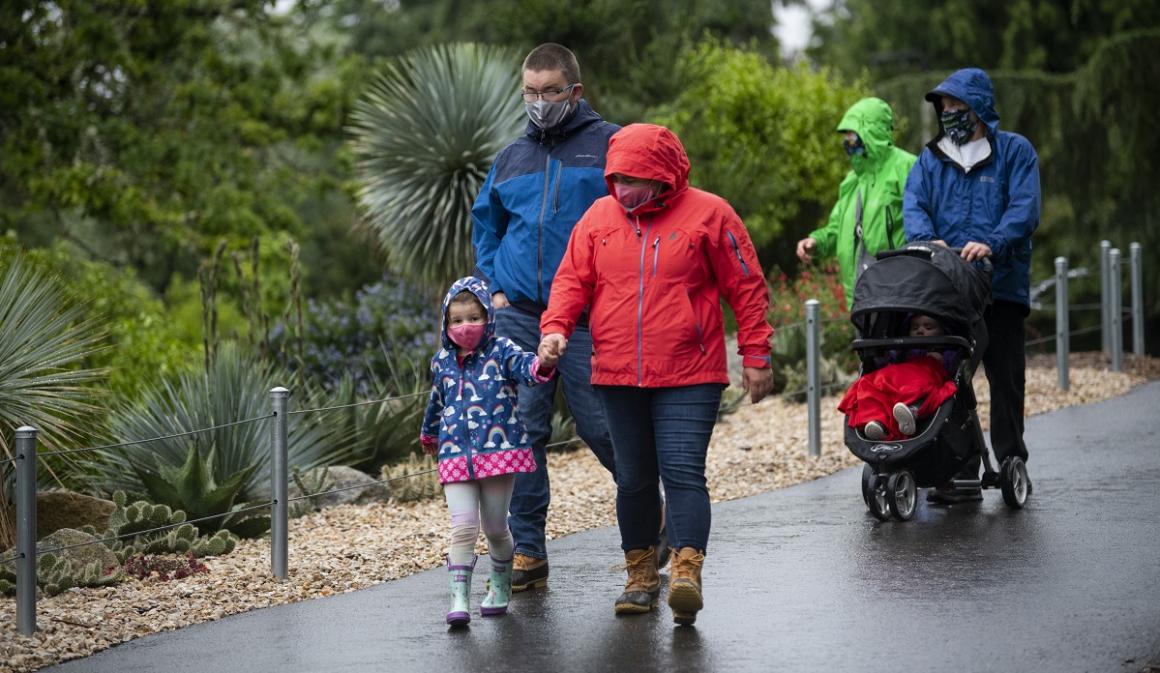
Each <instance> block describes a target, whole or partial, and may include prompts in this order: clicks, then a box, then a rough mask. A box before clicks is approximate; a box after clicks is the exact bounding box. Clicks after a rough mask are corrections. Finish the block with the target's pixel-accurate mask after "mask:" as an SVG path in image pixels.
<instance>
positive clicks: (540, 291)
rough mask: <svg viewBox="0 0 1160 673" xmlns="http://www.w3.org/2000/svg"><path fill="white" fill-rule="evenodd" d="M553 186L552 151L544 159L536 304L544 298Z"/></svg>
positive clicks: (537, 236) (548, 151) (537, 254)
mask: <svg viewBox="0 0 1160 673" xmlns="http://www.w3.org/2000/svg"><path fill="white" fill-rule="evenodd" d="M551 186H552V150H551V149H549V150H547V155H546V156H545V157H544V198H543V200H541V201H540V223H539V229H538V232H537V234H536V303H537V304H543V303H544V300H543V296H544V215H545V214H547V212H548V192H549V191H550V189H549V188H550V187H551Z"/></svg>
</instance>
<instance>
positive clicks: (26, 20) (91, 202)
mask: <svg viewBox="0 0 1160 673" xmlns="http://www.w3.org/2000/svg"><path fill="white" fill-rule="evenodd" d="M269 4H270V3H269V2H267V1H265V0H174V1H172V2H148V3H147V2H109V1H108V0H97V1H90V0H83V1H82V0H52V1H50V0H18V1H17V2H12V3H5V4H4V5H3V8H2V9H0V138H3V141H2V142H3V146H2V157H3V158H2V159H0V226H2V227H4V228H10V229H13V230H15V231H17V232H18V233H19V234H20V235H21V240H22V241H23V242H24V243H25V244H26V245H29V246H38V245H44V244H46V243H48V242H50V241H54V240H60V239H66V240H70V241H73V242H74V243H75V244H76V245H77V246H78V248H79V249H81V250H83V251H85V253H86V254H87V255H88V256H90V257H92V258H94V259H98V260H102V261H106V262H109V263H112V264H114V265H116V266H118V267H130V268H134V269H136V270H137V272H138V275H139V277H140V278H142V279H143V280H144V281H145V282H147V283H148V284H149V285H150V287H152V288H153V289H154V290H155V291H156V292H157V293H159V294H164V293H165V291H166V290H167V289H168V287H169V284H170V283H171V282H172V281H173V280H174V279H175V278H177V277H179V276H184V277H186V278H189V277H192V276H193V274H194V273H195V272H196V269H197V266H198V263H199V260H200V258H202V257H204V256H206V255H207V254H208V253H209V252H210V251H212V250H213V248H214V247H215V246H216V245H217V242H218V240H219V239H221V238H223V237H225V238H228V239H231V241H235V242H237V243H238V244H239V245H245V244H246V243H248V241H249V240H250V239H251V238H252V237H253V236H259V235H263V234H266V233H270V232H289V233H291V234H292V235H294V236H295V237H297V238H299V239H311V237H310V236H306V235H305V234H306V231H307V230H308V226H307V224H306V222H304V220H303V218H302V214H303V213H311V214H313V215H314V216H315V217H318V219H319V220H321V221H322V222H323V223H324V224H325V225H326V226H327V227H328V228H329V229H330V230H332V231H334V230H338V231H341V230H342V229H343V228H346V227H348V226H349V224H348V223H349V218H350V209H349V198H346V197H345V196H344V195H343V193H342V191H341V186H342V181H343V180H344V179H345V175H346V174H345V173H344V172H343V166H342V165H341V164H338V163H336V162H335V161H334V159H333V152H334V150H335V148H337V147H338V146H339V145H340V143H341V127H342V121H343V119H344V118H345V115H346V111H347V110H348V108H349V102H350V100H351V94H349V93H348V92H349V91H351V90H352V89H353V87H352V86H348V83H349V81H350V80H352V79H354V78H356V77H357V76H358V73H359V72H360V71H359V68H358V67H357V63H356V62H353V61H350V60H346V59H340V58H338V57H337V56H336V55H335V52H334V50H333V48H330V47H327V46H325V45H318V44H316V43H314V42H312V41H310V40H309V39H306V38H303V37H302V36H300V35H298V34H296V33H294V32H292V30H291V28H290V27H289V26H287V25H286V21H285V20H284V19H283V18H282V17H279V16H277V15H274V14H272V13H270V12H269V11H268V9H269ZM336 197H337V198H336ZM320 210H321V211H322V212H321V213H319V211H320ZM344 218H345V220H344ZM342 235H343V236H342V238H339V239H338V240H329V241H327V240H325V239H326V238H327V237H319V238H321V239H323V240H320V241H319V242H320V243H321V244H327V245H328V247H330V248H331V249H332V254H333V253H334V252H337V251H335V250H333V249H334V248H339V251H341V252H342V253H343V257H345V259H344V261H347V262H348V263H347V264H339V265H336V266H337V268H347V269H351V270H352V275H356V276H358V273H357V271H353V270H356V269H358V268H360V265H359V264H358V262H359V261H362V266H365V267H367V268H369V269H370V273H369V274H368V273H363V274H362V275H361V276H359V280H366V279H369V278H373V277H375V276H377V274H378V270H377V269H374V266H375V264H374V263H373V260H370V259H368V258H367V256H366V255H365V253H364V252H362V251H360V250H358V242H357V241H355V240H353V239H351V240H350V241H349V243H347V244H346V246H345V249H344V248H343V246H342V244H343V243H344V240H343V239H344V238H349V237H347V236H346V235H345V232H344V231H343V232H342ZM331 238H333V237H331Z"/></svg>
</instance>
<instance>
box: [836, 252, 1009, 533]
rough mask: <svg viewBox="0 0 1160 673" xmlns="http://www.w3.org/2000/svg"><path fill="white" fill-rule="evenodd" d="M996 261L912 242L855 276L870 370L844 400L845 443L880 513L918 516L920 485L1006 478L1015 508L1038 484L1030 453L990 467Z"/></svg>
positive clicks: (963, 486)
mask: <svg viewBox="0 0 1160 673" xmlns="http://www.w3.org/2000/svg"><path fill="white" fill-rule="evenodd" d="M989 271H990V269H989V266H988V265H983V268H976V266H974V265H972V264H971V263H969V262H966V261H965V260H963V259H961V258H960V257H959V255H958V253H957V251H954V250H950V249H948V248H945V247H941V246H937V245H930V244H922V243H912V244H909V245H907V246H904V247H903V248H900V249H897V250H891V251H886V252H881V253H879V254H878V255H877V261H875V263H873V264H871V265H870V266H869V267H867V268H866V269H865V270H864V271H863V273H862V275H861V276H860V277H859V279H858V282H857V284H856V285H855V288H854V302H853V306H852V307H851V314H850V319H851V321H852V322H853V323H854V327H855V328H856V329H857V333H858V336H857V338H856V339H855V340H854V342H853V344H852V348H853V350H854V351H855V352H856V353H857V354H858V356H859V360H860V361H861V375H860V377H859V379H858V381H856V382H855V383H854V385H853V386H851V388H850V390H849V391H848V392H847V393H846V396H845V397H844V398H843V400H842V404H841V405H840V406H839V409H840V410H841V411H843V413H845V414H846V427H845V437H844V440H845V443H846V446H847V448H849V449H850V451H851V453H853V454H854V455H856V456H858V457H859V458H860V459H862V460H863V461H864V462H865V463H866V465H865V467H864V468H863V474H862V495H863V498H864V499H865V501H866V504H867V506H868V507H869V509H870V511H871V513H872V514H874V515H875V516H876V517H878V518H879V519H883V520H885V519H888V518H891V517H893V518H896V519H899V520H907V519H909V518H911V517H912V516H913V515H914V512H915V509H916V501H917V489H918V488H928V487H943V488H947V487H951V488H953V489H956V490H957V491H972V492H975V493H978V492H980V489H981V488H992V487H1001V488H1002V489H1003V498H1004V500H1005V501H1006V502H1007V504H1008V505H1009V506H1011V507H1013V508H1021V507H1022V506H1023V502H1024V501H1025V500H1026V497H1027V495H1028V494H1029V490H1030V480H1028V479H1027V476H1026V467H1025V466H1023V465H1022V462H1021V461H1019V462H1018V463H1013V462H1011V461H1007V462H1004V464H1003V470H1002V472H1001V473H1000V472H997V471H995V470H994V469H993V468H992V467H991V461H990V459H989V449H988V447H987V444H986V442H985V440H984V438H983V432H982V427H981V426H980V424H979V420H978V416H977V414H976V411H975V407H976V400H975V392H974V387H973V386H972V385H971V379H972V377H973V376H974V373H975V369H976V367H977V366H978V365H979V362H980V361H981V359H982V354H983V352H984V350H985V349H986V348H987V329H986V324H985V322H984V320H983V312H984V310H985V309H986V307H987V306H988V304H989V303H990V299H991V292H990V273H989ZM928 356H933V357H928ZM980 463H982V464H983V465H984V467H985V469H984V474H983V475H981V476H980V475H979V465H980ZM975 499H978V498H975Z"/></svg>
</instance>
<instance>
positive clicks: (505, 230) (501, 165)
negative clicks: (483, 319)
mask: <svg viewBox="0 0 1160 673" xmlns="http://www.w3.org/2000/svg"><path fill="white" fill-rule="evenodd" d="M520 95H521V96H522V97H523V100H524V105H525V107H526V109H527V114H528V125H527V130H526V131H525V133H524V136H523V137H521V138H519V139H518V140H516V141H515V142H513V143H512V144H510V145H508V146H507V147H506V148H504V149H503V150H502V151H501V152H500V153H499V155H498V156H496V159H495V163H494V164H492V167H491V172H490V173H488V175H487V180H486V181H485V182H484V183H483V188H482V190H480V193H479V196H478V197H477V198H476V200H475V205H474V207H473V208H472V210H471V216H472V221H473V225H474V226H473V230H472V242H473V244H474V246H475V263H476V271H475V273H476V275H477V276H479V277H481V278H484V279H486V280H487V283H488V287H489V289H490V290H491V292H492V305H493V306H494V307H495V308H496V309H497V311H496V334H497V335H499V336H505V337H507V338H509V339H511V340H512V341H515V342H516V343H517V344H519V345H520V347H521V348H523V349H525V350H528V351H533V352H534V351H535V350H536V348H537V347H538V346H539V344H540V314H542V313H543V312H544V309H545V308H546V307H547V304H548V296H549V293H550V292H551V289H552V278H553V277H554V276H555V275H556V268H557V267H558V266H559V265H560V260H561V259H562V258H563V256H564V250H565V248H566V247H567V246H568V238H569V236H570V235H571V234H572V227H573V226H575V224H576V222H577V220H579V219H580V216H581V215H583V214H584V211H586V210H588V206H590V205H592V202H593V201H595V200H596V199H598V198H600V197H602V196H605V195H607V194H608V187H607V184H606V183H605V180H604V157H605V154H606V152H607V150H608V139H609V138H610V137H611V136H612V134H613V133H616V132H617V131H618V130H620V127H619V126H617V125H615V124H610V123H608V122H606V121H604V119H602V118H601V117H600V115H598V114H596V112H595V111H593V110H592V108H591V107H590V106H589V105H588V103H587V101H585V100H584V98H583V95H584V85H583V84H581V83H580V66H579V64H578V63H577V61H576V56H575V55H574V54H573V53H572V52H571V51H570V50H568V49H567V48H566V47H563V46H561V45H558V44H553V43H546V44H542V45H540V46H538V47H536V48H535V49H533V50H532V51H531V53H529V54H528V56H527V58H526V59H524V64H523V90H522V91H521V92H520ZM591 358H592V337H591V335H590V334H589V332H588V325H587V321H584V324H583V325H581V326H578V327H577V330H576V334H575V335H574V336H573V338H572V340H571V341H570V342H569V343H568V350H567V352H566V353H565V354H564V356H563V357H562V358H561V359H560V362H559V364H558V365H557V371H558V372H559V376H558V377H556V378H554V379H553V380H552V381H551V382H549V383H546V384H543V385H539V386H534V387H527V386H521V387H520V391H519V410H520V416H521V418H522V420H523V422H524V424H525V426H526V427H527V429H528V436H529V441H530V443H531V445H532V450H533V452H534V454H535V457H536V464H537V465H539V466H540V467H539V469H538V470H536V471H535V472H531V473H524V474H521V475H519V476H518V477H517V478H516V485H515V492H514V493H513V495H512V502H511V508H510V512H511V514H510V517H509V519H508V523H509V525H510V526H511V530H512V537H513V538H514V539H515V558H514V560H513V566H514V573H513V576H512V591H523V590H526V589H530V588H533V587H543V586H546V585H547V581H548V560H547V558H548V552H547V548H546V542H545V533H544V526H545V523H546V521H547V516H548V503H549V501H550V498H551V491H550V487H549V481H548V461H547V457H546V452H545V449H544V447H545V445H546V444H547V442H548V439H549V437H550V436H551V434H552V409H553V406H554V405H553V402H554V399H555V396H556V381H563V384H564V397H565V400H566V401H567V403H568V408H569V410H570V411H571V412H572V416H573V418H575V420H576V431H577V434H579V435H580V437H581V439H583V440H584V441H585V443H587V444H588V446H589V447H590V448H591V449H592V451H593V453H595V454H596V457H597V458H598V459H599V460H600V463H601V464H602V465H604V467H605V468H607V469H608V471H609V472H611V473H613V474H615V471H614V469H613V457H612V440H611V439H610V436H609V434H608V424H607V422H606V420H605V417H604V410H603V409H602V408H601V406H600V402H599V400H598V399H597V398H596V395H595V393H594V392H593V390H592V384H591V379H592V363H591Z"/></svg>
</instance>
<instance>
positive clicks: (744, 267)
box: [725, 231, 749, 276]
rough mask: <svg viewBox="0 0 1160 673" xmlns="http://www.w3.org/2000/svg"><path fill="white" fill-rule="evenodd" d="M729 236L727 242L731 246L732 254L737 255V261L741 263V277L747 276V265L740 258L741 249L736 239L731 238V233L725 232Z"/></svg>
mask: <svg viewBox="0 0 1160 673" xmlns="http://www.w3.org/2000/svg"><path fill="white" fill-rule="evenodd" d="M725 233H726V234H729V242H730V243H732V244H733V254H735V255H737V261H738V262H740V263H741V275H743V276H748V275H749V265H748V264H746V263H745V259H744V258H743V257H742V256H741V248H740V247H738V245H737V239H736V238H734V237H733V232H732V231H726V232H725Z"/></svg>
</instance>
